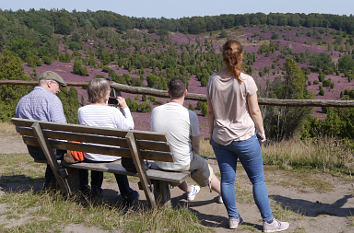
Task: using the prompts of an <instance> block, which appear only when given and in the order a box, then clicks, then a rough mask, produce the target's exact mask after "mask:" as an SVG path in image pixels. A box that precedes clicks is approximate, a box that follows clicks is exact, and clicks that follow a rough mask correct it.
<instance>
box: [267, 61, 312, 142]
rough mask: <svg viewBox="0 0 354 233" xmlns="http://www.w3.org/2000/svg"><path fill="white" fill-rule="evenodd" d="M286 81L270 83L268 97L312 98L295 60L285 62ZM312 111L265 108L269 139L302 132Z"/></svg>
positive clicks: (307, 109)
mask: <svg viewBox="0 0 354 233" xmlns="http://www.w3.org/2000/svg"><path fill="white" fill-rule="evenodd" d="M283 71H284V72H285V75H284V77H283V78H284V79H283V80H281V79H280V78H278V79H275V80H274V82H272V84H270V82H268V93H267V97H272V98H279V99H308V98H310V97H311V95H310V93H309V92H308V91H307V90H306V78H305V74H304V73H303V71H302V70H301V68H300V67H299V66H298V65H296V63H295V61H294V60H293V59H287V60H286V61H285V64H284V67H283ZM310 113H311V110H310V109H309V108H306V107H302V108H299V107H297V108H294V107H274V106H272V107H264V122H265V130H266V135H268V137H269V138H273V139H276V140H282V139H285V138H290V137H292V136H294V135H295V133H296V132H300V131H301V130H302V128H303V124H304V122H305V121H306V120H307V119H308V118H309V117H310Z"/></svg>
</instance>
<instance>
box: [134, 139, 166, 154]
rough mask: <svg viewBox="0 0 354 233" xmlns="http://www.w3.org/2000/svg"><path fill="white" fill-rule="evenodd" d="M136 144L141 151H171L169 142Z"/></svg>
mask: <svg viewBox="0 0 354 233" xmlns="http://www.w3.org/2000/svg"><path fill="white" fill-rule="evenodd" d="M136 144H137V145H138V147H139V149H141V150H155V151H163V152H169V151H171V149H170V145H169V144H168V143H167V142H156V141H155V142H154V141H145V140H144V141H142V140H137V142H136Z"/></svg>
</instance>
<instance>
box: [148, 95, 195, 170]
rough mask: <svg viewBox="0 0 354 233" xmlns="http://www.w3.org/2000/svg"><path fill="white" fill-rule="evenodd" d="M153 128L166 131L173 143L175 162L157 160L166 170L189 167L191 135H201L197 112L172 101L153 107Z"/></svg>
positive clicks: (171, 143)
mask: <svg viewBox="0 0 354 233" xmlns="http://www.w3.org/2000/svg"><path fill="white" fill-rule="evenodd" d="M151 130H152V131H155V132H160V133H165V134H166V137H167V140H168V142H169V143H170V145H171V150H172V153H173V158H174V162H173V163H170V162H157V165H158V166H159V167H160V168H162V169H165V170H184V169H186V168H187V167H189V165H190V162H191V157H192V156H193V154H192V143H191V136H199V123H198V117H197V114H196V113H195V112H192V111H190V110H188V109H187V108H185V107H183V106H182V105H180V104H177V103H174V102H170V103H167V104H164V105H161V106H159V107H156V108H154V109H153V111H152V114H151Z"/></svg>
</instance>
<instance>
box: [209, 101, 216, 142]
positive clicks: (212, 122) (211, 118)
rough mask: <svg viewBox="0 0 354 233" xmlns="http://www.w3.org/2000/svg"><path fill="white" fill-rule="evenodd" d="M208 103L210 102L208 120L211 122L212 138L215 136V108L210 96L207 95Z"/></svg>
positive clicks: (210, 132)
mask: <svg viewBox="0 0 354 233" xmlns="http://www.w3.org/2000/svg"><path fill="white" fill-rule="evenodd" d="M207 103H208V122H209V135H210V140H211V138H212V137H213V130H214V119H215V118H214V109H213V105H212V103H211V100H210V98H209V96H208V95H207Z"/></svg>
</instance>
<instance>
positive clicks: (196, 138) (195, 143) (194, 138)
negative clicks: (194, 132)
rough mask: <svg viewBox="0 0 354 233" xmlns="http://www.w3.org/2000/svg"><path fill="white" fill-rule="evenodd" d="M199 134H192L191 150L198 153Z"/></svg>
mask: <svg viewBox="0 0 354 233" xmlns="http://www.w3.org/2000/svg"><path fill="white" fill-rule="evenodd" d="M199 140H200V136H192V137H191V141H192V151H193V152H194V153H196V154H198V155H199V145H200V141H199Z"/></svg>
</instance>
